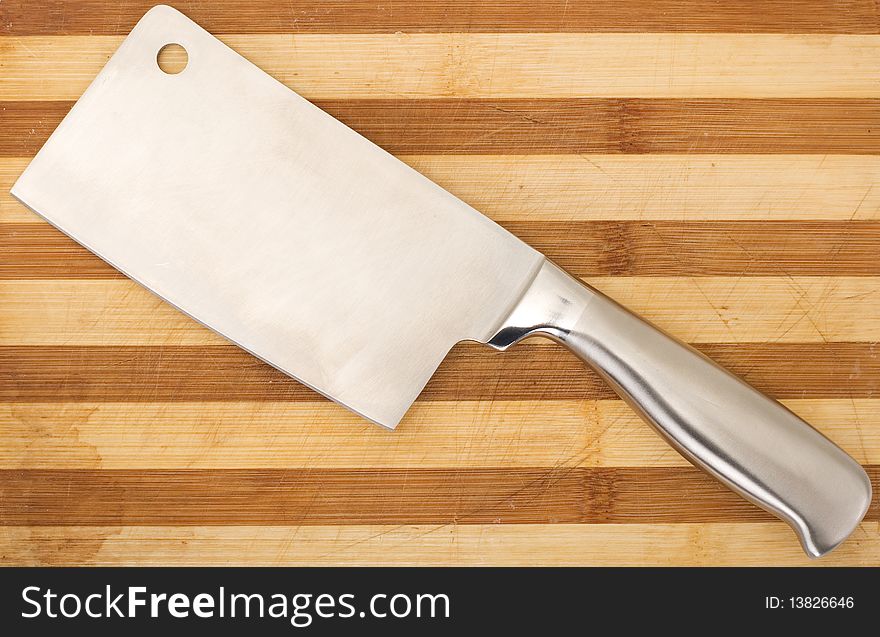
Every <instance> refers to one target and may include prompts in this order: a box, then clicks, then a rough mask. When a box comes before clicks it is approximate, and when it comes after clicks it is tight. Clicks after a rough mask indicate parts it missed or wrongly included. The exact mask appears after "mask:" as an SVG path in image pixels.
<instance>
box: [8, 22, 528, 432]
mask: <svg viewBox="0 0 880 637" xmlns="http://www.w3.org/2000/svg"><path fill="white" fill-rule="evenodd" d="M169 43H176V44H179V45H181V46H183V48H184V49H186V51H187V55H188V63H187V65H186V67H185V68H184V70H183V71H182V72H180V73H178V74H175V75H171V74H167V73H165V72H163V71H162V70H161V69H160V68H159V66H158V64H157V52H158V51H159V50H160V49H161V48H162V47H163V46H164V45H167V44H169ZM12 194H13V195H15V196H16V197H17V198H18V199H20V200H21V201H22V202H23V203H24V204H26V205H27V206H28V207H30V208H31V209H33V210H34V211H36V212H37V213H38V214H40V215H42V216H43V217H45V219H46V220H47V221H49V222H50V223H51V224H53V225H55V226H56V227H57V228H58V229H60V230H61V231H62V232H64V233H66V234H68V235H70V236H71V237H72V238H74V239H75V240H76V241H78V242H79V243H81V244H83V245H84V246H85V247H87V248H88V249H89V250H91V251H92V252H94V253H95V254H97V255H98V256H100V257H102V258H103V259H104V260H105V261H107V262H109V263H110V264H111V265H113V266H114V267H116V268H117V269H119V270H121V271H122V272H123V273H125V274H126V275H128V276H129V277H131V278H132V279H134V280H135V281H138V282H139V283H141V284H143V285H144V286H146V287H147V288H149V289H150V290H152V291H153V292H154V293H156V294H157V295H159V296H160V297H162V298H163V299H165V300H166V301H168V302H169V303H171V304H173V305H175V306H176V307H177V308H179V309H180V310H182V311H183V312H185V313H187V314H188V315H190V316H191V317H193V318H195V319H196V320H198V321H200V322H202V323H204V324H205V325H207V326H208V327H210V328H212V329H213V330H215V331H217V332H219V333H220V334H222V335H223V336H225V337H226V338H228V339H229V340H231V341H233V342H234V343H236V344H237V345H239V346H240V347H242V348H244V349H245V350H247V351H249V352H251V353H252V354H254V355H255V356H257V357H259V358H261V359H263V360H264V361H266V362H267V363H269V364H271V365H273V366H275V367H277V368H278V369H280V370H281V371H283V372H285V373H286V374H289V375H290V376H293V377H294V378H296V379H297V380H299V381H300V382H302V383H304V384H306V385H308V386H309V387H311V388H312V389H314V390H316V391H318V392H320V393H322V394H324V395H325V396H328V397H330V398H332V399H333V400H335V401H337V402H339V403H341V404H343V405H345V406H346V407H348V408H349V409H351V410H353V411H355V412H357V413H358V414H360V415H361V416H363V417H365V418H368V419H369V420H372V421H374V422H376V423H379V424H381V425H384V426H386V427H392V428H393V427H394V426H396V425H397V423H398V422H399V420H400V418H401V417H402V416H403V414H404V413H405V412H406V410H407V409H408V408H409V406H410V405H411V404H412V402H413V401H414V400H415V398H416V396H418V394H419V392H420V391H421V390H422V388H423V387H424V385H425V384H426V383H427V381H428V379H429V378H430V377H431V375H432V374H433V373H434V371H435V369H436V368H437V366H438V365H439V364H440V362H441V361H442V360H443V358H444V356H446V354H447V352H448V351H449V349H450V348H451V347H452V346H453V345H454V344H455V343H457V342H458V341H462V340H468V339H472V340H481V341H484V342H485V341H486V340H488V338H489V336H491V334H490V332H492V330H493V328H494V327H495V326H496V325H497V324H498V323H499V322H500V321H501V320H502V319H503V318H504V315H505V312H507V311H509V310H510V308H511V306H512V305H513V303H514V302H515V301H516V300H517V299H518V297H519V295H520V294H521V293H522V291H523V289H524V287H525V286H526V285H527V284H528V282H529V280H530V279H531V277H533V276H534V274H535V272H536V271H537V268H538V267H539V266H540V264H541V262H542V261H543V257H542V256H541V255H540V254H539V253H538V252H537V251H535V250H534V249H532V248H531V247H529V246H527V245H526V244H525V243H523V242H522V241H520V240H519V239H517V238H516V237H514V236H513V235H512V234H510V233H509V232H507V231H505V230H504V229H502V228H501V227H500V226H498V225H497V224H495V223H494V222H492V221H490V220H489V219H488V218H486V217H485V216H483V215H482V214H480V213H478V212H477V211H475V210H474V209H473V208H471V207H469V206H468V205H466V204H465V203H464V202H462V201H460V200H459V199H457V198H455V197H454V196H452V195H451V194H449V193H448V192H446V191H445V190H443V189H442V188H441V187H440V186H438V185H436V184H434V183H433V182H432V181H430V180H429V179H427V178H426V177H424V176H422V175H421V174H419V173H418V172H416V171H415V170H413V169H412V168H410V167H408V166H407V165H405V164H404V163H403V162H401V161H399V160H397V159H396V158H395V157H393V156H392V155H390V154H388V153H387V152H385V151H384V150H382V149H381V148H379V147H378V146H376V145H375V144H373V143H372V142H370V141H368V140H367V139H365V138H364V137H362V136H361V135H359V134H358V133H356V132H355V131H353V130H351V129H350V128H348V127H347V126H344V125H343V124H341V123H340V122H339V121H337V120H336V119H334V118H333V117H331V116H330V115H328V114H327V113H325V112H324V111H322V110H321V109H319V108H318V107H316V106H314V105H313V104H311V103H310V102H308V101H307V100H305V99H304V98H302V97H300V96H299V95H297V94H296V93H294V92H293V91H291V90H290V89H288V88H287V87H285V86H284V85H283V84H281V83H280V82H278V81H277V80H275V79H274V78H272V77H270V76H269V75H267V74H266V73H264V72H262V71H261V70H259V69H258V68H257V67H255V66H254V65H253V64H251V63H250V62H248V61H247V60H245V59H244V58H243V57H241V56H240V55H238V54H237V53H235V52H234V51H233V50H232V49H230V48H229V47H227V46H226V45H224V44H223V43H222V42H220V41H219V40H217V39H216V38H214V37H213V36H211V35H210V34H209V33H208V32H207V31H205V30H203V29H202V28H201V27H199V26H198V25H197V24H195V23H194V22H192V21H191V20H189V19H188V18H186V17H185V16H184V15H183V14H181V13H179V12H177V11H176V10H174V9H172V8H170V7H165V6H159V7H155V8H153V9H152V10H150V11H149V12H148V13H147V14H146V15H145V16H144V17H143V18H142V19H141V20H140V22H139V23H138V24H137V25H136V26H135V28H134V30H133V31H132V32H131V34H130V35H129V36H128V37H127V38H126V39H125V40H124V42H123V43H122V45H121V46H120V47H119V49H118V50H117V51H116V53H115V54H114V55H113V56H112V57H111V58H110V61H109V62H108V63H107V65H106V66H105V67H104V69H103V70H102V71H101V73H100V74H99V75H98V76H97V78H95V80H94V81H93V82H92V84H91V86H89V88H88V89H87V90H86V92H85V93H84V94H83V96H82V97H81V98H80V99H79V101H78V102H77V103H76V104H75V106H74V107H73V108H72V109H71V111H70V113H69V114H68V115H67V117H65V118H64V120H63V121H62V122H61V124H60V125H59V126H58V129H57V130H56V131H55V132H54V133H53V134H52V136H51V137H50V138H49V140H48V141H47V142H46V144H45V146H44V147H43V148H42V150H40V152H39V153H38V154H37V155H36V157H35V158H34V160H33V161H32V162H31V163H30V165H29V166H28V167H27V169H26V170H25V171H24V174H22V175H21V177H20V179H19V180H18V181H17V182H16V184H15V186H14V187H13V189H12Z"/></svg>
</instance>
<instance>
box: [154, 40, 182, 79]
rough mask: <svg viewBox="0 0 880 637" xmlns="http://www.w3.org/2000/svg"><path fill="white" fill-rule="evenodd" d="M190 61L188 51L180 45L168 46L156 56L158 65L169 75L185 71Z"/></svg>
mask: <svg viewBox="0 0 880 637" xmlns="http://www.w3.org/2000/svg"><path fill="white" fill-rule="evenodd" d="M188 61H189V55H187V52H186V49H184V48H183V47H182V46H180V45H179V44H174V43H171V44H166V45H165V46H163V47H162V48H161V49H159V53H158V54H156V64H158V65H159V68H160V69H162V71H163V72H165V73H167V74H168V75H177V74H178V73H180V72H181V71H183V69H185V68H186V64H187V62H188Z"/></svg>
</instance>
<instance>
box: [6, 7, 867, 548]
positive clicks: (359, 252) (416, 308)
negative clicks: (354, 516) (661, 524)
mask: <svg viewBox="0 0 880 637" xmlns="http://www.w3.org/2000/svg"><path fill="white" fill-rule="evenodd" d="M170 43H176V44H179V45H181V46H183V47H184V48H185V49H186V51H187V54H188V63H187V66H186V67H185V68H184V70H183V71H182V72H180V73H178V74H169V73H166V72H164V71H163V70H162V69H161V68H160V67H159V65H158V63H157V53H158V51H159V50H160V49H161V48H163V47H164V46H165V45H167V44H170ZM12 194H13V195H15V196H16V197H17V198H18V199H20V200H21V201H22V202H23V203H24V204H25V205H27V206H28V207H29V208H31V209H32V210H34V211H35V212H37V213H38V214H40V215H41V216H43V217H44V218H45V219H46V220H47V221H48V222H49V223H51V224H53V225H54V226H56V227H57V228H59V229H60V230H61V231H62V232H64V233H66V234H68V235H70V236H71V237H72V238H73V239H75V240H76V241H78V242H79V243H81V244H82V245H84V246H85V247H86V248H88V249H89V250H91V251H92V252H94V253H95V254H97V255H98V256H100V257H101V258H103V259H105V260H106V261H107V262H109V263H110V264H112V265H113V266H114V267H116V268H118V269H119V270H121V271H122V272H124V273H125V274H126V275H128V276H129V277H131V278H132V279H134V280H135V281H137V282H139V283H141V284H142V285H144V286H146V287H147V288H149V289H150V290H152V291H153V292H154V293H156V294H157V295H159V296H160V297H162V298H163V299H165V300H166V301H168V302H169V303H171V304H173V305H174V306H176V307H177V308H179V309H180V310H182V311H183V312H185V313H186V314H188V315H189V316H191V317H193V318H194V319H196V320H197V321H200V322H201V323H203V324H205V325H206V326H208V327H210V328H211V329H213V330H215V331H217V332H219V333H220V334H222V335H223V336H225V337H226V338H228V339H230V340H231V341H233V342H234V343H236V344H237V345H239V346H240V347H242V348H244V349H245V350H247V351H248V352H250V353H252V354H253V355H254V356H257V357H259V358H260V359H262V360H264V361H266V362H267V363H269V364H270V365H273V366H274V367H277V368H278V369H280V370H281V371H283V372H284V373H286V374H289V375H290V376H292V377H294V378H296V379H297V380H299V381H300V382H302V383H304V384H306V385H308V386H309V387H311V388H312V389H314V390H315V391H317V392H319V393H321V394H323V395H324V396H327V397H328V398H331V399H332V400H334V401H336V402H338V403H340V404H341V405H344V406H345V407H347V408H349V409H351V410H352V411H354V412H356V413H357V414H360V415H361V416H363V417H364V418H367V419H369V420H371V421H373V422H376V423H378V424H380V425H384V426H385V427H388V428H394V427H395V426H396V425H397V423H398V422H399V421H400V419H401V417H402V416H403V415H404V413H405V412H406V411H407V409H408V408H409V406H410V405H411V404H412V402H413V401H414V400H415V399H416V397H417V396H418V395H419V392H421V390H422V388H423V387H424V386H425V384H426V383H427V381H428V379H429V378H430V377H431V375H432V374H433V373H434V371H435V369H436V368H437V366H438V365H439V364H440V362H441V361H442V360H443V358H444V356H446V354H447V352H448V351H449V350H450V348H451V347H452V346H453V345H455V344H456V343H458V342H459V341H463V340H470V341H477V342H479V343H484V344H487V345H488V346H490V347H493V348H495V349H497V350H505V349H507V348H508V347H510V346H512V345H514V344H515V343H517V342H518V341H520V340H522V339H523V338H525V337H527V336H532V335H543V336H546V337H549V338H551V339H554V340H556V341H558V342H559V343H560V344H562V345H564V346H566V347H568V348H569V349H570V350H571V351H572V352H574V353H575V354H576V355H577V356H578V357H580V358H581V359H583V361H584V362H585V363H587V364H588V365H589V366H590V367H592V368H593V369H594V370H596V371H597V372H598V373H599V374H600V375H601V376H602V377H603V378H604V379H605V380H606V381H608V383H609V384H610V385H611V386H612V387H613V388H614V389H615V391H616V392H617V393H618V394H620V396H621V397H622V398H623V399H624V400H625V401H626V402H627V403H629V405H630V406H631V407H632V408H633V409H634V410H635V411H637V412H638V413H639V414H640V415H641V416H642V417H643V418H644V419H645V420H646V421H647V422H648V423H650V424H651V425H652V426H653V427H654V428H655V429H656V430H657V431H658V432H659V433H660V435H661V436H663V437H664V438H665V439H666V440H667V441H668V442H669V443H670V444H671V445H672V446H673V447H675V448H676V449H677V450H678V451H679V452H681V454H682V455H684V456H685V457H686V458H687V459H688V460H690V461H691V462H692V463H694V464H695V465H696V466H698V467H700V468H702V469H704V470H705V471H707V472H708V473H710V474H711V475H713V476H715V477H716V478H718V479H719V480H720V481H721V482H723V483H724V484H726V485H727V486H728V487H730V488H731V489H733V490H734V491H736V492H737V493H739V494H741V495H742V496H744V497H746V498H747V499H749V500H751V501H752V502H753V503H755V504H757V505H758V506H760V507H762V508H764V509H766V510H767V511H769V512H770V513H772V514H774V515H776V516H778V517H779V518H781V519H783V520H785V521H786V522H787V523H789V524H790V525H791V526H792V527H793V528H794V530H795V531H796V533H797V535H798V537H799V538H800V541H801V543H802V545H803V548H804V550H805V551H806V552H807V553H808V554H809V555H811V556H820V555H823V554H824V553H826V552H828V551H830V550H831V549H833V548H834V547H835V546H837V545H838V544H839V543H840V542H842V541H843V540H844V539H845V538H846V537H847V536H848V535H849V534H850V533H851V532H852V531H853V530H854V529H855V527H856V525H857V524H858V523H859V521H860V520H861V519H862V517H863V516H864V515H865V512H866V510H867V508H868V505H869V503H870V500H871V484H870V481H869V479H868V476H867V475H866V474H865V472H864V471H863V470H862V468H861V467H860V466H859V465H858V464H857V463H856V462H855V461H854V460H853V459H852V458H850V457H849V456H848V455H847V454H846V453H844V452H843V451H842V450H841V449H840V448H839V447H837V446H835V445H834V444H833V443H832V442H831V441H829V440H828V439H827V438H825V437H824V436H823V435H822V434H820V433H819V432H817V431H816V430H815V429H813V428H812V427H810V425H808V424H807V423H805V422H804V421H802V420H801V419H800V418H798V417H797V416H795V415H794V414H793V413H792V412H790V411H789V410H787V409H786V408H785V407H783V406H782V405H780V404H779V403H777V402H775V401H774V400H772V399H770V398H768V397H766V396H764V395H763V394H761V393H759V392H758V391H757V390H755V389H753V388H752V387H750V386H749V385H747V384H746V383H745V382H744V381H742V380H740V379H738V378H736V377H735V376H733V375H732V374H730V373H729V372H727V371H725V370H724V369H722V368H721V367H719V366H717V365H716V364H715V363H713V362H712V361H710V360H709V359H708V358H706V357H704V356H703V355H701V354H700V353H698V352H696V351H695V350H693V349H691V348H690V347H688V346H686V345H683V344H682V343H680V342H678V341H677V340H675V339H674V338H672V337H671V336H668V335H666V334H664V333H663V332H661V331H659V330H658V329H657V328H655V327H653V326H652V325H650V324H649V323H647V322H645V321H644V320H642V319H640V318H638V317H636V316H635V315H633V314H631V313H630V312H629V311H627V310H626V309H624V308H623V307H621V306H620V305H618V304H617V303H615V302H614V301H612V300H610V299H609V298H607V297H605V296H603V295H602V294H601V293H599V292H598V291H596V290H594V289H593V288H591V287H589V286H587V285H584V284H583V283H581V282H580V281H579V280H578V279H576V278H574V277H572V276H570V275H569V274H567V273H566V272H564V271H563V270H562V269H560V268H559V267H558V266H556V265H555V264H553V263H552V262H551V261H549V260H548V259H546V258H545V257H544V256H543V255H542V254H540V253H539V252H537V251H535V250H534V249H532V248H531V247H529V246H528V245H526V244H525V243H523V242H522V241H520V240H519V239H517V238H516V237H515V236H513V235H512V234H510V233H509V232H507V231H506V230H504V229H503V228H501V227H500V226H498V225H496V224H495V223H494V222H492V221H491V220H489V219H488V218H486V217H484V216H483V215H482V214H480V213H479V212H477V211H476V210H474V209H473V208H471V207H470V206H468V205H467V204H465V203H464V202H462V201H460V200H459V199H457V198H455V197H454V196H453V195H451V194H450V193H448V192H446V191H445V190H443V189H442V188H441V187H439V186H438V185H436V184H434V183H433V182H432V181H430V180H429V179H427V178H426V177H424V176H422V175H420V174H419V173H418V172H416V171H414V170H413V169H411V168H409V167H408V166H406V165H405V164H403V163H402V162H400V161H399V160H397V159H396V158H394V157H392V156H391V155H390V154H388V153H387V152H385V151H384V150H382V149H381V148H379V147H378V146H376V145H374V144H373V143H371V142H369V141H368V140H366V139H365V138H363V137H361V136H360V135H359V134H358V133H356V132H354V131H353V130H351V129H350V128H348V127H346V126H345V125H343V124H342V123H340V122H339V121H337V120H336V119H334V118H333V117H331V116H330V115H328V114H327V113H325V112H324V111H322V110H320V109H319V108H317V107H316V106H314V105H312V104H311V103H309V102H308V101H306V100H305V99H304V98H302V97H300V96H299V95H297V94H296V93H294V92H293V91H291V90H290V89H288V88H287V87H285V86H284V85H282V84H281V83H280V82H278V81H276V80H274V79H273V78H272V77H270V76H269V75H267V74H266V73H264V72H262V71H261V70H260V69H258V68H257V67H256V66H254V65H253V64H251V63H250V62H248V61H247V60H245V59H244V58H243V57H241V56H240V55H238V54H237V53H235V52H234V51H233V50H232V49H230V48H228V47H227V46H226V45H224V44H223V43H221V42H220V41H219V40H217V39H215V38H214V37H213V36H211V35H210V34H209V33H208V32H207V31H205V30H203V29H202V28H201V27H199V26H198V25H197V24H195V23H194V22H192V21H191V20H189V19H188V18H186V17H185V16H184V15H182V14H181V13H179V12H178V11H176V10H174V9H172V8H170V7H166V6H157V7H154V8H153V9H151V10H150V11H149V12H147V14H146V15H145V16H144V17H143V18H142V19H141V20H140V22H138V24H137V26H135V28H134V30H133V31H132V32H131V34H130V35H129V36H128V37H127V38H126V39H125V40H124V41H123V43H122V44H121V46H120V47H119V49H118V50H117V51H116V52H115V53H114V55H113V56H112V57H111V58H110V60H109V62H108V63H107V65H106V66H105V67H104V69H103V70H102V71H101V72H100V74H99V75H98V76H97V78H95V80H94V81H93V82H92V84H91V85H90V86H89V88H88V89H87V90H86V92H85V93H84V94H83V95H82V97H81V98H80V99H79V101H78V102H77V103H76V104H75V105H74V106H73V108H72V109H71V111H70V113H69V114H68V115H67V117H65V118H64V120H63V121H62V122H61V124H60V125H59V126H58V128H57V130H55V132H54V133H53V134H52V136H51V137H50V138H49V140H48V141H47V142H46V144H45V145H44V146H43V148H42V149H41V150H40V152H39V153H38V154H37V155H36V157H35V158H34V160H33V161H32V162H31V163H30V165H29V166H28V167H27V168H26V169H25V171H24V173H23V174H22V175H21V177H20V178H19V179H18V181H17V182H16V183H15V186H14V187H13V189H12Z"/></svg>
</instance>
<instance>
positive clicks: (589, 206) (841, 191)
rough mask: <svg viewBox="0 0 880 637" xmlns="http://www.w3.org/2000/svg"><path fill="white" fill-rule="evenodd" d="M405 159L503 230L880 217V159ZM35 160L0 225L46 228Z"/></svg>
mask: <svg viewBox="0 0 880 637" xmlns="http://www.w3.org/2000/svg"><path fill="white" fill-rule="evenodd" d="M2 135H3V133H2V130H0V136H2ZM401 158H402V159H403V160H404V161H406V162H407V163H409V164H410V165H412V166H413V167H415V168H416V169H418V170H419V171H421V172H423V173H425V174H426V175H428V176H429V177H431V179H433V180H434V181H436V182H437V183H439V184H440V185H442V186H443V187H444V188H446V189H447V190H449V191H450V192H452V193H454V194H455V195H457V196H459V197H461V198H462V199H464V200H465V201H466V202H468V203H470V204H471V205H473V206H474V207H476V208H477V209H478V210H480V211H481V212H483V213H484V214H487V215H489V216H490V217H492V218H493V219H495V220H496V221H498V222H499V223H502V224H509V223H513V222H522V221H541V222H543V223H546V224H552V223H554V222H557V221H609V220H611V221H623V220H630V221H648V220H651V221H654V220H656V221H664V220H674V221H681V222H688V221H714V222H720V221H774V220H775V221H779V220H786V221H848V222H849V221H869V220H877V219H880V188H876V187H875V184H876V183H877V182H878V181H880V156H876V155H874V156H866V155H779V154H776V155H769V154H765V155H747V154H726V155H717V154H711V155H688V154H678V155H669V154H662V155H661V154H657V155H654V154H629V155H626V154H622V155H595V154H590V155H402V156H401ZM27 162H28V159H27V158H25V157H11V158H0V222H9V223H38V224H42V223H44V222H43V221H42V220H41V219H40V218H39V217H38V216H37V215H35V214H34V213H32V212H30V211H29V210H28V209H26V208H25V207H24V206H21V205H20V204H19V203H18V202H17V201H15V200H14V199H13V197H12V196H11V195H10V194H9V192H8V191H9V189H10V188H11V187H12V184H13V183H14V181H15V179H17V178H18V175H19V174H21V172H22V171H23V170H24V168H25V166H26V165H27ZM587 227H588V226H585V229H586V228H587ZM809 245H810V244H805V247H809ZM844 249H845V248H842V250H844ZM825 263H826V264H827V266H828V267H829V268H834V267H836V266H837V263H836V261H828V260H826V261H825Z"/></svg>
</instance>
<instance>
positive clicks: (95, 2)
mask: <svg viewBox="0 0 880 637" xmlns="http://www.w3.org/2000/svg"><path fill="white" fill-rule="evenodd" d="M153 4H154V0H117V1H116V2H114V4H113V20H108V19H107V15H106V7H107V3H106V2H105V1H103V0H67V1H65V2H58V1H53V2H42V3H39V4H38V5H37V6H35V5H34V3H33V2H28V1H27V0H4V2H3V3H2V4H0V33H5V34H8V35H61V34H63V35H91V34H95V35H120V34H126V33H128V32H129V31H130V30H131V28H132V27H133V26H134V24H135V23H136V22H137V21H138V20H139V19H140V17H141V16H142V15H143V14H144V13H146V11H147V10H148V9H149V8H150V7H152V6H153ZM174 6H175V8H177V9H178V10H180V11H182V12H183V13H184V14H186V15H187V16H189V17H190V18H192V19H193V20H195V21H196V22H198V23H199V24H200V25H202V26H203V27H204V28H205V29H207V30H209V31H211V32H213V33H223V32H226V33H332V32H339V33H382V32H387V33H394V32H396V31H406V32H412V31H416V32H434V31H437V32H443V31H455V32H469V31H473V32H499V33H505V32H514V33H515V32H520V31H548V32H589V31H612V32H613V31H622V32H651V31H670V32H671V31H683V32H707V33H710V32H721V33H725V32H726V33H739V32H758V33H771V32H780V33H877V32H878V15H877V7H876V4H875V3H874V2H871V1H870V0H833V1H832V0H796V1H794V2H791V1H788V2H785V3H779V2H774V1H767V0H764V1H750V2H705V1H704V0H651V1H650V2H645V1H644V0H592V1H591V2H567V1H566V0H542V1H541V2H531V1H530V0H483V1H482V2H479V3H475V2H473V1H472V0H435V1H433V2H424V1H423V0H395V2H394V3H393V4H384V3H377V2H373V1H370V0H335V1H334V2H326V1H325V0H297V2H296V4H295V5H287V4H283V3H278V2H277V1H276V0H249V1H248V2H246V3H242V2H240V0H219V1H215V2H211V3H210V4H207V5H206V4H205V3H204V2H200V1H199V0H177V1H176V2H175V3H174Z"/></svg>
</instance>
